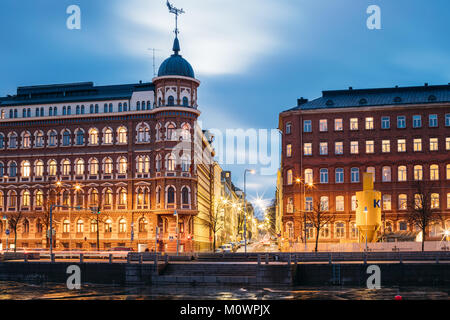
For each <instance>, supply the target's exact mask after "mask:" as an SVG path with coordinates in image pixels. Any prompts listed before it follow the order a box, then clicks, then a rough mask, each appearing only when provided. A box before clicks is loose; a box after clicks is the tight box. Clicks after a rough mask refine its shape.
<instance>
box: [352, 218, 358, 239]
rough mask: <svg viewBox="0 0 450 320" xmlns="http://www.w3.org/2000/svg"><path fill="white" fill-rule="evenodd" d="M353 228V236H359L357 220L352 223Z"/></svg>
mask: <svg viewBox="0 0 450 320" xmlns="http://www.w3.org/2000/svg"><path fill="white" fill-rule="evenodd" d="M351 229H352V238H353V239H354V238H358V227H357V226H356V223H355V222H352V223H351Z"/></svg>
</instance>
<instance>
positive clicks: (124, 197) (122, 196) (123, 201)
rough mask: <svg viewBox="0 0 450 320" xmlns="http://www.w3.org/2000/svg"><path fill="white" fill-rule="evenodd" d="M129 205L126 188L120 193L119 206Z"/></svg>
mask: <svg viewBox="0 0 450 320" xmlns="http://www.w3.org/2000/svg"><path fill="white" fill-rule="evenodd" d="M126 204H127V190H126V189H125V188H122V189H120V192H119V205H122V206H124V205H126Z"/></svg>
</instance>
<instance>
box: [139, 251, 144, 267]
mask: <svg viewBox="0 0 450 320" xmlns="http://www.w3.org/2000/svg"><path fill="white" fill-rule="evenodd" d="M143 260H144V255H143V254H142V253H141V254H139V264H142V261H143Z"/></svg>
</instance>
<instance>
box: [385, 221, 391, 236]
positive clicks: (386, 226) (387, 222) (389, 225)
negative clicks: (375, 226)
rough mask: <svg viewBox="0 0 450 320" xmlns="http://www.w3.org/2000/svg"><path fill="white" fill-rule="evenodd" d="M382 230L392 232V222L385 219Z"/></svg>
mask: <svg viewBox="0 0 450 320" xmlns="http://www.w3.org/2000/svg"><path fill="white" fill-rule="evenodd" d="M384 230H385V231H386V232H389V233H391V232H392V222H390V221H386V224H385V229H384Z"/></svg>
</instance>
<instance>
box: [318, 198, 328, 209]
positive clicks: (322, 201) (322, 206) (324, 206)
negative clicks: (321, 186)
mask: <svg viewBox="0 0 450 320" xmlns="http://www.w3.org/2000/svg"><path fill="white" fill-rule="evenodd" d="M328 209H329V200H328V197H327V196H322V197H320V210H321V211H328Z"/></svg>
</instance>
